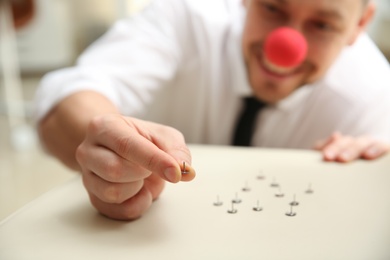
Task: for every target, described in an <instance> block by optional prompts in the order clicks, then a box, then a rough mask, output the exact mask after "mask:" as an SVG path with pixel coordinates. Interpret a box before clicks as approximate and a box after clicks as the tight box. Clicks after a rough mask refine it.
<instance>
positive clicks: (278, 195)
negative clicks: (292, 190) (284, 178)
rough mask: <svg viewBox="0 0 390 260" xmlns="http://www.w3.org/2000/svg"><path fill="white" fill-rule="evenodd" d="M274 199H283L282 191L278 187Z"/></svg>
mask: <svg viewBox="0 0 390 260" xmlns="http://www.w3.org/2000/svg"><path fill="white" fill-rule="evenodd" d="M275 197H278V198H283V197H284V194H283V193H282V189H281V188H280V187H279V193H276V194H275Z"/></svg>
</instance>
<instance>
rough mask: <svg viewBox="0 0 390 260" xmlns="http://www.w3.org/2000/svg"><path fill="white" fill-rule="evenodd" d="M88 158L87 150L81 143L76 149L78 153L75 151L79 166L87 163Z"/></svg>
mask: <svg viewBox="0 0 390 260" xmlns="http://www.w3.org/2000/svg"><path fill="white" fill-rule="evenodd" d="M86 156H87V152H86V149H85V148H84V144H83V143H81V144H80V145H79V146H78V147H77V148H76V151H75V157H76V160H77V162H78V163H79V164H82V163H83V162H85V160H86Z"/></svg>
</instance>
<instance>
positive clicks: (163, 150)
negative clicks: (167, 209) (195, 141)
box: [136, 120, 196, 183]
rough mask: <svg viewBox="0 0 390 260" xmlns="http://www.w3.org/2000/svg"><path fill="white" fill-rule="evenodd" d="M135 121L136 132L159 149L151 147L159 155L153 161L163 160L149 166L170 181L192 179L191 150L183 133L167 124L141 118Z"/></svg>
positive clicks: (193, 174)
mask: <svg viewBox="0 0 390 260" xmlns="http://www.w3.org/2000/svg"><path fill="white" fill-rule="evenodd" d="M136 121H138V122H137V125H138V126H139V127H138V132H140V134H141V135H143V136H144V137H145V138H146V139H148V140H150V141H151V142H152V143H153V144H154V145H155V146H156V148H157V150H159V151H156V150H155V149H153V150H155V154H154V156H157V157H160V160H153V162H156V163H157V162H163V163H161V164H160V165H154V166H152V167H151V168H154V169H155V170H157V172H156V173H157V174H159V175H160V176H161V177H162V178H163V179H165V180H167V181H170V182H174V183H175V182H179V181H191V180H193V179H194V178H195V175H196V173H195V170H194V168H193V167H192V166H191V162H192V158H191V152H190V150H189V148H188V147H187V145H186V143H185V139H184V136H183V134H182V133H181V132H180V131H178V130H177V129H175V128H172V127H169V126H165V125H161V124H156V123H152V122H147V121H141V120H136ZM150 151H152V150H150ZM163 158H165V159H163ZM161 159H162V160H161Z"/></svg>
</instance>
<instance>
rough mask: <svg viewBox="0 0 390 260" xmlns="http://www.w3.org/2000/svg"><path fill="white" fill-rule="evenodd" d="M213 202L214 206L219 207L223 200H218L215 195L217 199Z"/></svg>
mask: <svg viewBox="0 0 390 260" xmlns="http://www.w3.org/2000/svg"><path fill="white" fill-rule="evenodd" d="M213 204H214V206H217V207H219V206H222V205H223V202H222V201H220V200H219V196H217V200H216V201H215V202H214V203H213Z"/></svg>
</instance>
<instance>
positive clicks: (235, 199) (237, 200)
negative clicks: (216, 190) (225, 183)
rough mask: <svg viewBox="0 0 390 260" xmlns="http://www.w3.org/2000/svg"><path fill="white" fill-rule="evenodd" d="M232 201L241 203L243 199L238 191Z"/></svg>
mask: <svg viewBox="0 0 390 260" xmlns="http://www.w3.org/2000/svg"><path fill="white" fill-rule="evenodd" d="M232 203H236V204H238V203H241V199H240V198H239V197H238V194H237V192H236V197H235V198H234V199H233V200H232Z"/></svg>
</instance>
